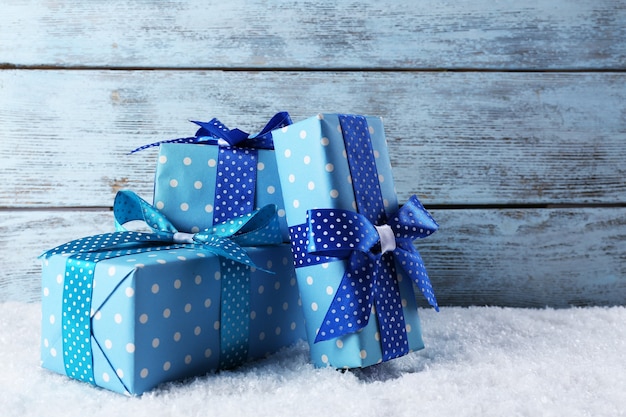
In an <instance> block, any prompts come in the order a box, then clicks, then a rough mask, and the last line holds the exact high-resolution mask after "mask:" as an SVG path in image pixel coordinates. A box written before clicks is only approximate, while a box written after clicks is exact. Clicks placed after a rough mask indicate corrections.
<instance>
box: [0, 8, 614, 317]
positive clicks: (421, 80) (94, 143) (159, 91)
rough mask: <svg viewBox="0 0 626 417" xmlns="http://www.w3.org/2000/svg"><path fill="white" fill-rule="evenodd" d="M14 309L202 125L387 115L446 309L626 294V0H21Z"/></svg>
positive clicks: (5, 171)
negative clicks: (423, 214) (51, 265)
mask: <svg viewBox="0 0 626 417" xmlns="http://www.w3.org/2000/svg"><path fill="white" fill-rule="evenodd" d="M1 8H2V17H1V20H2V24H1V25H0V184H1V185H0V291H1V292H0V301H7V300H21V301H28V302H33V301H37V300H39V297H40V296H39V291H40V289H39V274H40V267H39V263H38V261H37V260H36V256H37V255H38V254H39V253H41V252H42V251H43V250H44V249H46V248H50V247H53V246H55V245H57V244H59V243H62V242H65V241H67V240H71V239H74V238H77V237H80V236H84V235H87V234H94V233H99V232H105V231H110V230H112V216H111V212H110V207H111V204H112V201H113V196H114V194H115V192H116V191H117V190H119V189H121V188H130V189H133V190H135V191H137V192H138V193H139V194H140V195H142V196H143V197H144V198H146V199H148V200H150V199H151V196H152V180H153V173H154V167H155V162H156V161H155V156H156V151H154V150H149V151H145V152H142V153H140V154H137V155H132V156H130V155H127V152H128V151H129V150H130V149H133V148H134V147H136V146H140V145H143V144H146V143H150V142H153V141H157V140H163V139H169V138H174V137H179V136H185V135H190V134H192V133H193V132H194V128H193V126H192V125H191V124H190V123H189V122H188V120H190V119H199V120H208V119H210V118H212V117H219V118H220V119H221V120H222V121H223V122H225V123H226V124H227V125H229V126H231V127H235V126H237V127H240V128H242V129H244V130H248V131H255V130H258V129H259V128H260V127H261V126H262V124H263V123H264V122H265V121H266V120H267V119H268V118H269V117H270V116H271V115H273V114H274V113H275V112H277V111H280V110H288V111H289V112H290V113H291V115H292V116H293V118H294V119H295V120H299V119H303V118H306V117H309V116H311V115H314V114H316V113H318V112H320V111H326V112H332V111H337V112H354V113H363V114H374V115H381V116H383V117H384V118H385V123H386V132H387V136H388V140H389V147H390V152H391V156H392V162H393V165H394V170H395V171H394V174H395V178H396V183H397V188H398V193H399V195H400V198H401V200H404V199H406V198H407V197H408V196H409V195H411V194H413V193H415V194H417V195H418V196H419V197H420V198H421V200H422V201H423V202H424V203H425V205H426V206H427V207H428V208H430V209H431V212H432V213H433V214H434V216H435V217H436V218H437V219H438V221H439V222H440V224H441V229H440V231H439V232H438V233H437V234H436V235H434V236H433V237H431V238H429V239H426V240H424V241H422V242H419V243H418V248H419V249H420V251H421V253H422V256H423V257H424V259H425V261H426V263H427V267H428V269H429V271H430V275H431V277H432V280H433V283H434V285H435V288H436V290H437V293H438V297H439V300H440V302H441V303H442V304H444V305H483V304H489V305H508V306H525V307H541V306H553V307H566V306H570V305H612V304H625V301H626V181H625V179H624V178H625V176H626V162H625V161H626V73H625V70H626V42H625V41H624V40H625V39H626V1H622V0H531V1H525V2H519V1H513V0H500V1H488V0H471V1H470V0H467V1H466V0H460V1H455V2H448V1H422V0H404V1H391V0H362V1H358V2H357V1H347V0H335V1H332V2H330V1H322V0H312V1H298V0H292V1H286V0H285V1H283V0H274V1H272V0H254V1H243V0H230V1H227V2H225V1H222V2H217V1H208V2H207V1H200V0H193V1H183V0H170V1H157V0H141V1H140V0H124V1H121V0H109V1H106V2H91V1H86V0H82V1H81V0H65V1H50V0H28V1H25V0H2V6H1Z"/></svg>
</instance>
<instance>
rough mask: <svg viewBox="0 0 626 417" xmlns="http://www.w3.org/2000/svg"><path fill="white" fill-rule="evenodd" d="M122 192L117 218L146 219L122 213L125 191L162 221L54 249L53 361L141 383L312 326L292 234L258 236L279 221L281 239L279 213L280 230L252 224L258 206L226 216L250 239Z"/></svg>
mask: <svg viewBox="0 0 626 417" xmlns="http://www.w3.org/2000/svg"><path fill="white" fill-rule="evenodd" d="M120 193H121V194H118V197H119V198H116V204H115V207H114V211H115V215H116V219H118V218H119V216H122V219H123V220H126V221H129V220H137V219H138V218H137V217H132V216H131V217H128V218H125V219H124V216H125V213H127V211H126V209H125V208H124V207H126V208H128V207H129V205H128V204H126V205H124V204H118V203H119V200H124V197H127V198H126V200H127V202H129V203H130V206H132V205H133V204H135V203H137V204H138V205H140V206H141V207H140V210H143V211H144V215H143V216H140V217H143V219H144V221H147V222H150V223H148V224H150V225H151V226H153V230H154V232H153V233H140V232H130V231H119V232H115V233H108V234H104V235H96V236H90V237H86V238H82V239H78V240H76V241H73V242H69V243H68V244H65V245H62V246H60V247H58V248H55V249H53V250H51V251H49V252H47V253H46V254H44V258H43V269H42V271H43V272H42V336H41V359H42V366H43V367H45V368H47V369H50V370H52V371H55V372H58V373H60V374H64V375H67V376H69V377H71V378H75V379H77V380H80V381H84V382H87V383H91V384H93V385H96V386H99V387H103V388H106V389H109V390H112V391H116V392H119V393H125V394H130V395H139V394H141V393H143V392H145V391H148V390H150V389H152V388H154V387H155V386H157V385H159V384H161V383H163V382H166V381H172V380H179V379H182V378H187V377H192V376H196V375H203V374H206V373H207V372H211V371H215V370H218V369H226V368H232V367H234V366H237V365H239V364H241V363H243V362H245V361H248V360H251V359H256V358H263V357H265V356H266V355H268V354H270V353H272V352H275V351H277V350H278V349H280V348H281V347H284V346H287V345H290V344H292V343H295V342H296V341H298V340H300V339H303V338H304V337H305V331H304V324H303V323H304V318H303V316H302V310H301V306H300V300H299V295H298V290H297V285H296V278H295V273H294V269H293V258H292V255H291V250H290V247H289V245H286V244H279V245H278V246H263V245H259V246H249V244H256V241H255V239H257V240H258V239H265V238H266V237H265V235H264V233H270V232H271V233H272V234H273V235H274V236H275V238H274V241H277V242H280V241H281V240H282V238H281V235H280V231H279V230H278V226H277V221H273V223H270V222H268V224H272V225H273V226H272V227H273V228H274V229H273V231H271V230H270V229H267V228H265V226H263V227H264V228H263V229H259V231H258V232H257V231H251V230H249V229H251V228H252V226H250V225H251V224H252V223H253V222H256V219H257V218H258V216H257V212H255V213H254V216H256V217H253V216H252V215H251V216H244V217H243V220H237V221H235V220H234V221H233V223H231V222H227V223H226V226H224V227H228V228H232V227H235V228H239V229H237V230H239V231H241V232H242V233H243V236H241V238H242V239H244V241H242V240H241V239H240V238H239V237H237V236H238V235H237V234H233V235H232V236H233V237H232V238H231V237H224V236H228V235H229V234H228V233H232V230H235V229H232V230H231V229H229V230H231V231H230V232H228V233H226V232H225V230H226V229H225V228H224V227H220V228H216V229H214V230H211V231H210V233H209V232H206V233H200V234H197V235H194V236H191V235H189V234H186V233H182V232H178V231H177V230H176V229H175V228H174V227H173V226H172V225H171V223H169V222H168V221H167V219H165V218H163V217H161V216H160V214H159V213H158V212H157V211H155V210H151V207H150V206H149V205H148V203H146V202H145V201H143V200H140V199H138V198H135V197H134V196H133V195H132V194H124V192H120ZM120 206H122V207H120ZM268 207H269V206H268ZM133 210H134V211H135V212H136V210H135V209H134V208H133V207H131V210H130V211H133ZM268 210H269V209H268ZM273 210H274V211H275V208H273ZM266 211H267V210H265V211H263V210H261V211H260V212H261V220H263V218H265V219H267V218H268V217H267V216H266V215H267V213H266ZM270 211H271V210H270ZM251 217H253V220H249V219H250V218H251ZM124 222H125V221H124ZM120 223H123V222H122V221H120ZM255 227H256V226H255ZM255 230H256V229H255ZM267 230H270V231H269V232H268V231H267ZM252 235H254V236H252ZM248 238H251V239H249V240H248V242H247V243H245V239H248ZM231 239H232V241H231ZM236 242H238V243H236ZM244 243H245V244H244ZM241 248H243V249H244V250H245V252H243V253H242V252H241ZM217 254H223V255H224V256H218V255H217ZM250 265H255V266H254V267H250ZM267 271H272V272H274V274H271V273H268V272H267Z"/></svg>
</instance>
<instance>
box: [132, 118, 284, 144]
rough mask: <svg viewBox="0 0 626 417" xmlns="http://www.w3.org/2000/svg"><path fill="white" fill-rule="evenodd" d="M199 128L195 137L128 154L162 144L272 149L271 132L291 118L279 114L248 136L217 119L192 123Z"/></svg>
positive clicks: (169, 141)
mask: <svg viewBox="0 0 626 417" xmlns="http://www.w3.org/2000/svg"><path fill="white" fill-rule="evenodd" d="M192 123H195V124H196V125H198V126H199V127H200V128H199V129H198V130H197V131H196V134H195V136H191V137H185V138H178V139H169V140H163V141H160V142H155V143H150V144H148V145H143V146H140V147H139V148H137V149H134V150H132V151H131V152H130V153H135V152H139V151H142V150H144V149H148V148H152V147H155V146H160V145H161V144H163V143H195V144H199V145H219V146H237V147H240V148H254V149H274V142H273V140H272V130H276V129H280V128H281V127H285V126H288V125H290V124H292V123H293V122H292V120H291V117H290V116H289V113H287V112H279V113H276V114H275V115H274V117H272V118H271V119H270V121H269V122H267V124H266V125H265V127H264V128H263V129H261V131H260V132H258V133H255V134H252V135H251V134H249V133H246V132H244V131H243V130H240V129H229V128H227V127H226V126H225V125H224V124H223V123H222V122H220V121H219V120H218V119H216V118H213V119H211V120H210V121H208V122H199V121H192Z"/></svg>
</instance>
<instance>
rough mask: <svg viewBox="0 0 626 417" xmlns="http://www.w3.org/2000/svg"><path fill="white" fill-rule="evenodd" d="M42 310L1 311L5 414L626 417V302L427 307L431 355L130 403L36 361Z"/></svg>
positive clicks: (275, 370) (205, 385)
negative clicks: (565, 306) (538, 306)
mask: <svg viewBox="0 0 626 417" xmlns="http://www.w3.org/2000/svg"><path fill="white" fill-rule="evenodd" d="M40 308H41V305H40V304H37V303H18V302H8V303H4V304H0V366H1V367H2V368H1V370H0V412H1V414H2V415H3V416H11V417H12V416H24V417H26V416H38V417H39V416H46V417H53V416H92V417H98V416H108V417H110V416H133V417H142V416H146V417H158V416H240V415H241V416H271V417H276V416H291V417H293V416H317V417H320V416H321V417H336V416H363V417H365V416H377V417H378V416H394V417H396V416H397V417H400V416H411V417H417V416H455V417H456V416H498V417H501V416H533V417H536V416H568V417H571V416H620V415H626V359H625V358H624V352H626V307H611V308H599V307H596V308H572V309H563V310H552V309H511V308H495V307H472V308H460V307H454V308H449V307H448V308H445V307H444V308H442V310H441V312H440V313H435V312H434V311H432V310H421V317H422V324H423V331H424V339H425V343H426V349H425V350H424V351H421V352H417V353H413V354H410V355H408V356H406V357H403V358H400V359H396V360H394V361H391V362H388V363H384V364H381V365H379V366H375V367H371V368H366V369H363V370H356V371H350V372H345V373H342V372H340V371H336V370H332V369H315V368H313V367H312V366H311V365H310V364H309V363H308V357H307V355H308V350H307V346H306V344H305V343H301V344H299V345H297V346H294V347H292V348H288V349H285V350H284V351H281V352H279V353H277V354H275V355H274V356H272V357H270V358H269V359H267V360H263V361H259V362H255V363H252V364H248V365H246V366H244V367H242V368H239V369H237V370H235V371H230V372H222V373H218V374H213V375H208V376H203V377H199V378H196V379H194V380H191V381H185V382H178V383H171V384H166V385H164V386H162V387H160V388H158V389H157V390H155V391H152V392H150V393H148V394H144V395H143V396H142V397H125V396H122V395H119V394H115V393H112V392H108V391H105V390H102V389H98V388H94V387H92V386H90V385H87V384H84V383H80V382H77V381H74V380H70V379H69V378H67V377H65V376H62V375H57V374H53V373H51V372H49V371H47V370H44V369H42V368H40V366H39V329H40V325H39V319H40Z"/></svg>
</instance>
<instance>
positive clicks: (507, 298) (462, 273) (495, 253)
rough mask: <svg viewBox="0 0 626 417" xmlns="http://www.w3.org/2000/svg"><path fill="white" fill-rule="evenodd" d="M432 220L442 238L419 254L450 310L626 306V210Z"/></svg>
mask: <svg viewBox="0 0 626 417" xmlns="http://www.w3.org/2000/svg"><path fill="white" fill-rule="evenodd" d="M433 215H434V217H435V218H436V219H437V220H438V221H439V223H440V225H441V228H440V230H439V231H438V232H437V233H435V234H434V235H433V236H431V237H429V238H428V239H425V240H424V241H421V242H418V243H417V245H416V246H417V248H418V249H419V250H420V252H421V254H422V257H423V258H424V260H425V262H426V266H427V268H428V271H429V275H430V276H431V278H432V280H433V285H434V286H435V289H436V291H437V294H438V299H439V300H441V302H442V303H443V304H445V305H464V306H465V305H505V306H512V307H545V306H550V307H568V306H571V305H577V306H588V305H624V304H626V208H603V209H590V208H586V209H537V210H535V209H530V210H515V209H506V210H433ZM420 302H421V300H420Z"/></svg>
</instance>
